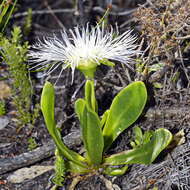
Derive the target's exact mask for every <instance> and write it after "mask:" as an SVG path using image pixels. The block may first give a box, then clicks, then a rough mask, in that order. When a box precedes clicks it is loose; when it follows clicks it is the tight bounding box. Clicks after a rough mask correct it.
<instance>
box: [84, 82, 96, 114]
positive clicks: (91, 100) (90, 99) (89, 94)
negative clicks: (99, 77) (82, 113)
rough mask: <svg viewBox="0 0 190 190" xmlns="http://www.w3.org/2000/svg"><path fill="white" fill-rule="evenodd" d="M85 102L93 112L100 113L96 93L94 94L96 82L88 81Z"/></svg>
mask: <svg viewBox="0 0 190 190" xmlns="http://www.w3.org/2000/svg"><path fill="white" fill-rule="evenodd" d="M85 100H86V102H87V103H88V105H89V107H90V108H91V109H92V110H93V111H95V112H97V111H98V104H97V101H96V97H95V93H94V81H92V80H87V81H86V84H85Z"/></svg>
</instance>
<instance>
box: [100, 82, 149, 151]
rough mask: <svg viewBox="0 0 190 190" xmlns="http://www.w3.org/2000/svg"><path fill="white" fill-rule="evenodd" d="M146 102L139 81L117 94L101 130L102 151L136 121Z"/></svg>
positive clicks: (145, 94)
mask: <svg viewBox="0 0 190 190" xmlns="http://www.w3.org/2000/svg"><path fill="white" fill-rule="evenodd" d="M146 100H147V92H146V87H145V85H144V83H143V82H140V81H138V82H133V83H131V84H130V85H128V86H127V87H126V88H124V89H123V90H121V91H120V92H119V93H118V94H117V96H116V97H115V98H114V100H113V102H112V105H111V107H110V112H109V116H108V118H107V122H106V124H105V127H104V129H103V136H104V143H105V149H104V150H107V149H108V148H109V146H110V145H111V144H112V143H113V141H114V140H115V139H116V138H117V137H118V135H119V134H120V133H121V132H123V131H124V130H125V129H126V128H128V127H129V126H130V125H131V124H133V123H134V122H135V121H136V120H137V118H138V117H139V116H140V114H141V113H142V111H143V108H144V106H145V104H146Z"/></svg>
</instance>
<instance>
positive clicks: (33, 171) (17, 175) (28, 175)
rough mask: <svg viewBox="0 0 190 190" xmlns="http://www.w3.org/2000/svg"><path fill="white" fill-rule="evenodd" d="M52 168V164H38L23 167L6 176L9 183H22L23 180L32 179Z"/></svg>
mask: <svg viewBox="0 0 190 190" xmlns="http://www.w3.org/2000/svg"><path fill="white" fill-rule="evenodd" d="M52 169H54V166H40V165H35V166H31V167H25V168H21V169H18V170H16V171H15V172H14V173H13V174H11V175H10V176H8V178H7V180H8V181H9V182H10V183H22V182H23V181H25V180H31V179H34V178H35V177H37V176H40V175H42V174H43V173H45V172H47V171H50V170H52Z"/></svg>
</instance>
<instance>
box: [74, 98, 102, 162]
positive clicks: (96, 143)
mask: <svg viewBox="0 0 190 190" xmlns="http://www.w3.org/2000/svg"><path fill="white" fill-rule="evenodd" d="M75 110H76V113H77V115H78V116H79V120H80V127H81V131H82V139H83V142H84V146H85V149H86V151H87V159H88V161H89V163H90V164H94V165H99V164H100V163H101V162H102V152H103V147H104V142H103V136H102V130H101V128H100V120H99V117H98V115H97V114H96V112H94V111H93V110H92V109H90V108H89V106H88V105H87V103H86V101H85V100H83V99H79V100H77V101H76V103H75ZM79 112H80V113H79Z"/></svg>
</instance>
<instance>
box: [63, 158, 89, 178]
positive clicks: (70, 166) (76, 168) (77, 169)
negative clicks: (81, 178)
mask: <svg viewBox="0 0 190 190" xmlns="http://www.w3.org/2000/svg"><path fill="white" fill-rule="evenodd" d="M65 167H66V169H67V171H68V172H71V173H74V174H80V175H81V174H85V173H89V172H90V170H89V169H88V168H86V167H83V166H80V165H78V164H76V163H74V162H72V161H66V162H65Z"/></svg>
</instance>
